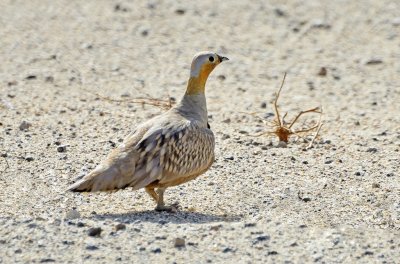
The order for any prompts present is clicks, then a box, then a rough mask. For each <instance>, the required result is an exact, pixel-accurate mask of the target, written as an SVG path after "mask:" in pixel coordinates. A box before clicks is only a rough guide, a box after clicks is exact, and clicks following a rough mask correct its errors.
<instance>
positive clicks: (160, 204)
mask: <svg viewBox="0 0 400 264" xmlns="http://www.w3.org/2000/svg"><path fill="white" fill-rule="evenodd" d="M165 189H166V188H158V189H157V191H156V192H157V194H158V201H157V206H156V211H176V207H175V206H166V205H165V203H164V192H165Z"/></svg>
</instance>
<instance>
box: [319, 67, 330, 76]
mask: <svg viewBox="0 0 400 264" xmlns="http://www.w3.org/2000/svg"><path fill="white" fill-rule="evenodd" d="M327 73H328V70H327V69H326V68H325V67H321V68H320V69H319V72H318V76H326V74H327Z"/></svg>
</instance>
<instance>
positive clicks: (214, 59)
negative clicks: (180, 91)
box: [186, 51, 228, 94]
mask: <svg viewBox="0 0 400 264" xmlns="http://www.w3.org/2000/svg"><path fill="white" fill-rule="evenodd" d="M226 60H228V58H227V57H222V56H220V55H218V54H216V53H214V52H210V51H202V52H199V53H197V54H196V55H195V56H194V57H193V60H192V66H191V68H190V79H189V83H188V89H187V91H186V93H187V94H196V93H201V92H204V87H205V84H206V81H207V78H208V76H209V75H210V73H211V72H212V71H213V70H214V68H215V67H216V66H217V65H218V64H220V63H221V62H223V61H226Z"/></svg>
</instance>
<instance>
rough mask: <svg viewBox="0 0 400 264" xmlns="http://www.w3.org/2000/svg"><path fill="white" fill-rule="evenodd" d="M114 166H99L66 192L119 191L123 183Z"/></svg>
mask: <svg viewBox="0 0 400 264" xmlns="http://www.w3.org/2000/svg"><path fill="white" fill-rule="evenodd" d="M123 178H124V177H123V176H122V175H120V173H119V170H118V168H117V167H116V166H108V164H100V165H99V166H97V167H96V168H95V169H94V170H93V171H91V172H90V173H89V174H87V175H86V176H85V177H83V178H82V179H81V180H79V181H77V182H76V183H74V184H72V185H71V186H70V187H69V188H68V190H69V191H73V192H97V191H111V190H114V189H120V188H121V187H123V186H121V185H122V184H123V182H122V180H123Z"/></svg>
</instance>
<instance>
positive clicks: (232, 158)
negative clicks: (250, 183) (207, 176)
mask: <svg viewBox="0 0 400 264" xmlns="http://www.w3.org/2000/svg"><path fill="white" fill-rule="evenodd" d="M224 159H226V160H234V157H233V156H228V157H224Z"/></svg>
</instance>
